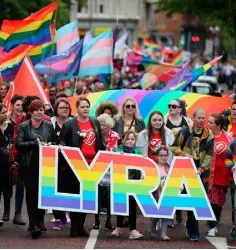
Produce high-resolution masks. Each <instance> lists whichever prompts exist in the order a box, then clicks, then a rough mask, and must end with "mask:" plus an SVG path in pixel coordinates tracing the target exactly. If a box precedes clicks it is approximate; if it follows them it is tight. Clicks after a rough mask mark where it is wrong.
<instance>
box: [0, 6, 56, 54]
mask: <svg viewBox="0 0 236 250" xmlns="http://www.w3.org/2000/svg"><path fill="white" fill-rule="evenodd" d="M57 4H58V2H57V1H56V2H54V3H52V4H49V5H48V6H46V7H45V8H43V9H41V10H39V11H37V12H35V13H34V14H32V15H30V16H29V17H27V18H25V19H24V20H4V21H3V24H2V28H1V32H0V44H1V45H3V46H4V49H5V50H6V51H9V50H11V49H13V48H14V47H16V46H17V45H19V44H29V45H35V46H36V45H41V44H44V43H46V42H49V41H51V32H50V23H51V19H52V16H53V13H54V11H55V9H56V7H57Z"/></svg>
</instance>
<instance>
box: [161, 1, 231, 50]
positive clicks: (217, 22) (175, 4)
mask: <svg viewBox="0 0 236 250" xmlns="http://www.w3.org/2000/svg"><path fill="white" fill-rule="evenodd" d="M160 11H165V12H166V13H167V15H168V16H170V15H172V14H173V13H184V14H190V15H191V14H192V15H198V16H201V17H202V18H203V19H204V23H205V24H206V25H207V26H219V27H220V30H221V35H222V36H223V39H224V41H225V43H226V44H227V47H228V46H229V47H230V46H231V45H230V44H231V43H232V41H233V39H234V38H236V0H159V1H158V4H157V12H160ZM229 43H230V44H229ZM231 48H232V46H231Z"/></svg>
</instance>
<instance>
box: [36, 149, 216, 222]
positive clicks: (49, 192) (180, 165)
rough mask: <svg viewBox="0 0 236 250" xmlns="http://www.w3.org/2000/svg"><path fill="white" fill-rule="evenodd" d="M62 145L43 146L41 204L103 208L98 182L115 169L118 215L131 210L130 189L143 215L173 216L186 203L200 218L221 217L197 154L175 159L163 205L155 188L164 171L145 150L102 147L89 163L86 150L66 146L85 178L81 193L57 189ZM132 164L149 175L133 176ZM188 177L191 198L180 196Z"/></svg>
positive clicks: (75, 167)
mask: <svg viewBox="0 0 236 250" xmlns="http://www.w3.org/2000/svg"><path fill="white" fill-rule="evenodd" d="M58 148H59V147H58V146H51V147H43V146H40V177H39V186H40V189H39V208H53V209H56V210H64V211H77V212H79V211H82V212H90V213H97V210H98V202H97V201H98V183H99V182H100V180H101V178H102V176H103V175H104V174H105V173H106V171H107V170H108V168H110V171H111V213H112V214H119V215H128V213H129V212H128V211H129V208H128V194H134V195H135V197H136V200H137V202H138V204H139V207H140V209H141V211H142V213H143V215H144V216H147V217H156V216H161V217H163V218H172V217H173V216H174V212H175V209H178V208H181V209H183V210H194V211H195V212H196V217H197V219H199V220H206V219H207V220H212V219H215V217H214V213H213V211H212V209H211V206H210V204H209V201H208V199H207V195H206V193H205V192H204V191H203V190H204V187H203V185H202V183H201V180H200V177H199V176H197V175H196V170H195V168H194V165H193V161H192V160H191V159H186V158H183V157H178V158H175V159H174V161H173V163H172V167H171V169H170V174H169V175H168V179H167V180H166V183H165V186H164V188H163V191H162V194H161V197H160V201H159V204H158V205H157V203H156V202H155V200H154V198H153V196H152V192H153V191H155V190H156V188H157V187H158V185H159V179H158V176H159V170H158V168H157V166H156V164H155V163H154V162H153V161H152V160H150V159H148V158H146V157H143V156H140V155H130V154H122V155H121V154H119V153H113V152H99V153H98V154H97V155H96V157H95V159H94V160H93V162H92V164H91V166H90V167H89V166H88V165H87V163H86V161H85V159H84V157H83V155H82V153H81V151H79V150H77V149H75V148H69V147H63V150H62V153H63V154H64V155H65V156H66V159H67V161H68V162H69V164H70V166H71V167H72V170H73V172H74V173H75V175H76V176H77V178H78V180H80V195H75V194H62V193H60V194H59V193H57V191H56V189H57V188H56V182H57V181H56V180H57V159H58V155H57V154H58ZM186 161H188V162H186ZM174 163H176V164H175V165H174ZM129 168H132V169H134V168H136V169H140V170H142V171H143V172H144V173H145V178H144V179H143V180H132V181H130V180H127V172H128V169H129ZM183 173H184V174H183ZM183 177H184V178H183ZM183 180H184V184H185V185H186V187H187V191H188V194H189V195H190V196H188V197H183V196H182V197H178V194H179V190H180V187H181V185H182V184H183V183H182V181H183ZM68 181H69V180H68ZM81 203H82V206H81Z"/></svg>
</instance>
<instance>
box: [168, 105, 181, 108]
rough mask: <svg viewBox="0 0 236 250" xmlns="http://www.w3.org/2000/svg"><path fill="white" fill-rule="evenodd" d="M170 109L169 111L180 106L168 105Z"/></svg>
mask: <svg viewBox="0 0 236 250" xmlns="http://www.w3.org/2000/svg"><path fill="white" fill-rule="evenodd" d="M168 108H169V109H171V108H172V109H176V108H179V106H177V105H175V104H168Z"/></svg>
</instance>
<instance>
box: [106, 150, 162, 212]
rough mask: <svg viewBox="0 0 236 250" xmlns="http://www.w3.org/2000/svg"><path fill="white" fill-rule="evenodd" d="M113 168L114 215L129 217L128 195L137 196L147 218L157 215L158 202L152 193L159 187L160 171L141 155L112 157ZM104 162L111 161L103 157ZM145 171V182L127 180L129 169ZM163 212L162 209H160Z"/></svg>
mask: <svg viewBox="0 0 236 250" xmlns="http://www.w3.org/2000/svg"><path fill="white" fill-rule="evenodd" d="M112 159H113V167H112V170H111V176H112V178H113V179H112V181H111V194H112V196H111V212H112V213H113V214H121V215H128V214H129V209H128V203H129V202H128V195H127V194H128V193H131V194H136V200H137V202H138V203H139V207H140V209H141V210H142V213H143V214H144V215H145V216H149V215H153V214H155V215H157V213H160V211H158V210H157V207H156V202H155V200H154V199H153V196H152V195H151V193H152V192H153V191H155V190H156V187H157V186H158V185H159V181H157V180H158V176H160V174H159V170H158V168H157V167H156V165H155V164H154V162H153V161H151V160H150V159H148V158H145V157H143V156H140V155H127V154H126V155H125V154H122V157H121V155H120V154H114V153H113V155H112ZM102 160H103V161H104V162H105V161H107V163H109V162H110V160H111V159H107V157H105V155H104V157H103V159H102ZM129 167H132V168H137V169H143V171H145V178H144V180H132V181H130V180H127V172H128V168H129ZM160 210H162V208H161V209H160Z"/></svg>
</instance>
